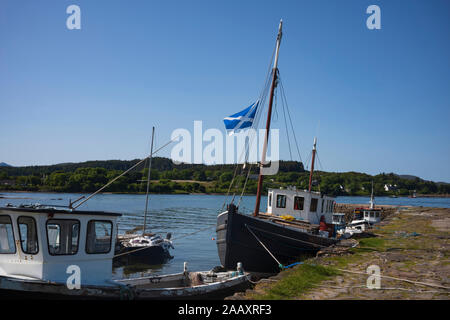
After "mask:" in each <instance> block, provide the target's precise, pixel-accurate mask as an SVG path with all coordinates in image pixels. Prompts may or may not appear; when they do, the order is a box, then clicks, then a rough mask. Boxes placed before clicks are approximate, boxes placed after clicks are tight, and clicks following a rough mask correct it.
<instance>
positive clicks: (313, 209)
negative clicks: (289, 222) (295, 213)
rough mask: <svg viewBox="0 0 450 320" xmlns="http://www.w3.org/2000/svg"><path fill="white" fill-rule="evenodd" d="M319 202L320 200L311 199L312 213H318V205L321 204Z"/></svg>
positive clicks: (310, 209)
mask: <svg viewBox="0 0 450 320" xmlns="http://www.w3.org/2000/svg"><path fill="white" fill-rule="evenodd" d="M318 200H319V199H316V198H311V206H310V208H309V211H311V212H316V211H317V203H318V202H319V201H318Z"/></svg>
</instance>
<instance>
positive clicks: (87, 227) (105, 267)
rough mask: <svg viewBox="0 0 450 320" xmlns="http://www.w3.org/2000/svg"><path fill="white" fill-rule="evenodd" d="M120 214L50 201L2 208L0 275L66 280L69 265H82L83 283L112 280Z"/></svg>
mask: <svg viewBox="0 0 450 320" xmlns="http://www.w3.org/2000/svg"><path fill="white" fill-rule="evenodd" d="M119 216H120V214H118V213H107V212H100V211H71V210H59V209H55V208H50V207H33V206H29V207H5V208H0V276H7V277H13V278H17V279H24V280H42V281H51V282H57V283H66V282H67V279H68V277H69V276H70V275H71V274H72V273H73V270H72V271H71V270H70V268H69V266H78V267H79V268H80V276H81V277H80V280H81V285H108V281H110V280H111V276H112V259H113V256H114V244H115V239H116V236H117V227H116V220H117V217H119ZM68 268H69V269H68ZM72 268H73V267H72Z"/></svg>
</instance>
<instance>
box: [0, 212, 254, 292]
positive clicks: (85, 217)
mask: <svg viewBox="0 0 450 320" xmlns="http://www.w3.org/2000/svg"><path fill="white" fill-rule="evenodd" d="M118 217H120V214H119V213H111V212H101V211H78V210H73V209H65V210H63V209H56V208H53V207H49V206H41V205H28V206H18V207H14V206H8V207H4V208H0V296H1V297H2V298H14V297H28V298H38V299H42V298H55V299H189V298H200V297H203V298H213V297H217V296H221V295H228V294H230V293H232V292H233V291H235V290H238V289H242V288H244V287H245V286H246V285H248V274H246V273H245V272H244V271H243V268H242V267H241V266H238V267H237V269H235V271H227V272H214V271H200V272H190V271H188V270H187V268H186V267H185V270H184V272H182V273H178V274H172V275H163V276H146V277H140V278H133V279H120V280H114V279H113V278H112V262H113V257H114V239H115V237H116V236H117V228H116V226H117V218H118Z"/></svg>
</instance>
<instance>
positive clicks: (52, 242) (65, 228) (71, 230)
mask: <svg viewBox="0 0 450 320" xmlns="http://www.w3.org/2000/svg"><path fill="white" fill-rule="evenodd" d="M79 237H80V222H79V221H78V220H68V219H50V220H48V221H47V239H48V252H49V253H50V254H51V255H72V254H76V253H77V252H78V241H79Z"/></svg>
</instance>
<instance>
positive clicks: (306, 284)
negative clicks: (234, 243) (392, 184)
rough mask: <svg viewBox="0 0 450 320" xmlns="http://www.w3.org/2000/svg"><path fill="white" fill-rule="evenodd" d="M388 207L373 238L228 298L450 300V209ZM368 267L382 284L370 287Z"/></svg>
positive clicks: (341, 247)
mask: <svg viewBox="0 0 450 320" xmlns="http://www.w3.org/2000/svg"><path fill="white" fill-rule="evenodd" d="M356 206H358V205H345V206H341V209H342V210H350V209H351V208H352V207H356ZM380 207H381V206H380ZM383 209H385V210H384V212H385V218H384V219H383V220H382V222H381V223H380V224H379V225H378V226H376V227H375V228H374V229H372V231H371V232H372V233H373V234H372V235H371V236H370V237H368V238H362V239H351V240H350V241H347V242H346V243H341V244H340V245H339V246H335V247H334V248H327V249H326V250H322V251H320V252H319V253H318V254H317V256H316V257H314V258H310V259H307V260H305V261H304V262H303V264H301V265H297V266H295V267H294V268H291V269H288V270H285V271H282V272H280V273H279V274H278V275H276V276H274V277H271V278H269V279H263V280H262V281H259V282H258V283H257V284H256V285H255V286H254V287H253V289H249V290H247V291H246V292H244V293H237V294H235V295H234V296H232V297H229V298H227V299H232V300H235V299H236V300H253V299H283V300H287V299H296V300H297V299H300V300H311V299H313V300H317V299H319V300H323V299H331V300H341V299H357V300H374V299H375V300H405V299H418V300H429V299H439V300H449V299H450V255H449V253H450V209H448V208H424V207H393V206H383ZM352 242H353V243H352ZM369 266H376V267H378V268H379V270H380V277H378V279H379V280H380V283H379V288H376V289H370V288H368V286H367V284H368V281H369V280H368V279H369V276H370V275H369V274H368V273H367V272H368V267H369ZM372 280H373V278H372ZM372 280H370V281H372ZM371 283H372V282H371Z"/></svg>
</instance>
